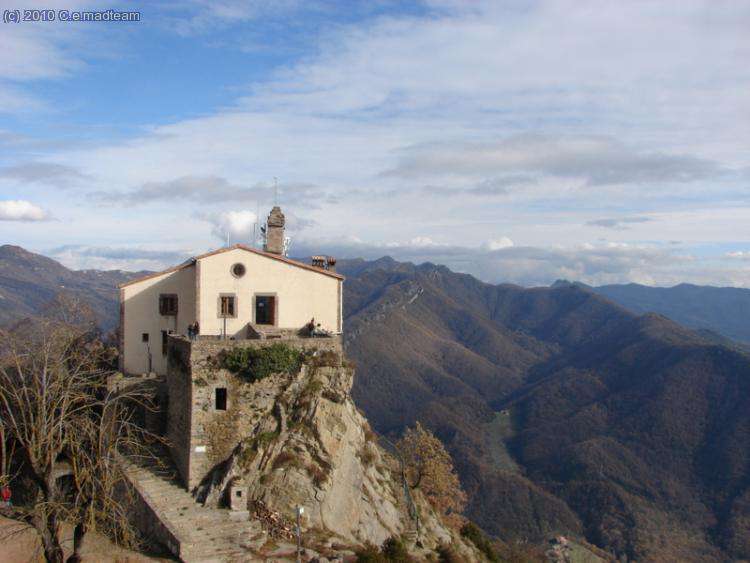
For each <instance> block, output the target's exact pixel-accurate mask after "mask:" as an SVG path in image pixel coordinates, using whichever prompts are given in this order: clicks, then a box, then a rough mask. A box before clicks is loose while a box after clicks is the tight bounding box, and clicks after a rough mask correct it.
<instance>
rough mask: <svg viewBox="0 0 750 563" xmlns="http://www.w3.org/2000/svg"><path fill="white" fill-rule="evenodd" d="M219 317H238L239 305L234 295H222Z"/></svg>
mask: <svg viewBox="0 0 750 563" xmlns="http://www.w3.org/2000/svg"><path fill="white" fill-rule="evenodd" d="M219 316H220V317H236V316H237V303H236V299H235V297H234V295H221V296H220V297H219Z"/></svg>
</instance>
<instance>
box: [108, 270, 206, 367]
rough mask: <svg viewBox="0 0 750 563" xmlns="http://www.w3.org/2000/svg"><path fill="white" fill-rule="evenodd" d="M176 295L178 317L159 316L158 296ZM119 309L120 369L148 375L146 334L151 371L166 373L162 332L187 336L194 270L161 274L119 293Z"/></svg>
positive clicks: (192, 318)
mask: <svg viewBox="0 0 750 563" xmlns="http://www.w3.org/2000/svg"><path fill="white" fill-rule="evenodd" d="M162 293H170V294H176V295H177V299H178V304H177V316H176V317H175V316H162V315H160V314H159V295H160V294H162ZM120 299H121V305H122V319H121V323H123V325H124V330H123V329H122V327H121V330H123V335H122V351H121V352H122V354H123V363H122V369H123V370H124V371H125V372H126V373H146V372H147V371H148V347H147V345H146V343H144V342H143V341H142V336H141V335H142V334H143V333H144V332H147V333H148V334H149V343H148V346H149V347H150V350H151V362H152V363H151V368H152V370H153V371H155V372H157V373H162V374H163V373H166V371H167V357H166V356H165V355H163V354H162V346H161V331H162V330H166V331H170V330H172V331H174V332H178V333H181V334H186V333H187V326H188V324H190V323H192V322H194V321H195V266H189V267H187V268H183V269H181V270H177V271H174V272H170V273H166V274H161V275H159V276H155V277H153V278H149V279H146V280H143V281H141V282H138V283H134V284H132V285H127V286H125V287H123V288H122V289H121V290H120Z"/></svg>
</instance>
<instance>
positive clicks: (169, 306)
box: [159, 293, 177, 317]
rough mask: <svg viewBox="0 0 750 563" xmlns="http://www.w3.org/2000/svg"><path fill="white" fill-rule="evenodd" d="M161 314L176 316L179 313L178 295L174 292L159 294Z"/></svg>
mask: <svg viewBox="0 0 750 563" xmlns="http://www.w3.org/2000/svg"><path fill="white" fill-rule="evenodd" d="M159 314H160V315H164V316H169V317H174V316H175V315H176V314H177V296H176V295H174V294H173V293H162V294H161V295H159Z"/></svg>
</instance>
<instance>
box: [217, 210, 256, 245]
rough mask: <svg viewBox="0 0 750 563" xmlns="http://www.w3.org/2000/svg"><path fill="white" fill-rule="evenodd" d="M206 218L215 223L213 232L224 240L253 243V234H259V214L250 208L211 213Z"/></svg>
mask: <svg viewBox="0 0 750 563" xmlns="http://www.w3.org/2000/svg"><path fill="white" fill-rule="evenodd" d="M206 219H207V220H208V221H209V222H210V223H211V224H212V225H213V229H212V230H211V234H213V235H214V236H215V237H216V238H218V239H219V240H222V241H225V242H226V241H227V239H229V242H231V243H236V242H245V243H248V244H250V243H252V242H253V235H254V234H255V235H259V234H260V233H259V232H258V230H259V229H258V227H259V225H258V216H257V215H256V214H255V213H253V212H252V211H249V210H239V211H226V212H224V213H218V214H215V215H209V216H207V217H206Z"/></svg>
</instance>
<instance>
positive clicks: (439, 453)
mask: <svg viewBox="0 0 750 563" xmlns="http://www.w3.org/2000/svg"><path fill="white" fill-rule="evenodd" d="M396 446H397V448H398V450H399V452H400V453H401V456H402V457H403V459H404V463H405V465H406V474H407V479H408V481H409V486H410V487H411V488H413V489H419V490H421V491H422V493H423V494H424V495H425V497H426V498H427V500H428V501H429V503H430V504H431V505H432V507H433V508H435V510H436V511H437V512H438V513H439V514H440V515H441V516H442V517H443V519H444V520H445V521H446V523H448V524H449V525H451V526H454V527H458V526H460V525H461V524H462V523H463V518H462V517H461V513H462V512H463V510H464V508H465V506H466V493H464V491H463V490H462V489H461V482H460V481H459V479H458V475H456V472H455V470H454V468H453V460H452V459H451V456H450V454H449V453H448V452H447V451H446V449H445V446H443V443H442V442H441V441H440V440H439V439H438V438H437V437H436V436H435V435H434V434H433V433H432V432H430V431H429V430H426V429H425V428H423V427H422V425H421V424H419V422H417V424H416V426H415V427H414V428H407V430H406V431H405V432H404V434H403V436H402V437H401V440H399V441H398V443H397V444H396Z"/></svg>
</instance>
